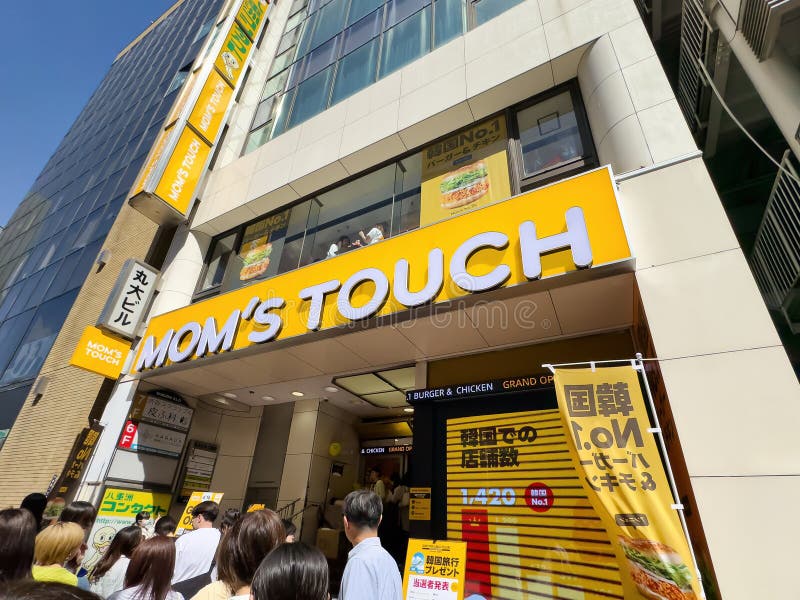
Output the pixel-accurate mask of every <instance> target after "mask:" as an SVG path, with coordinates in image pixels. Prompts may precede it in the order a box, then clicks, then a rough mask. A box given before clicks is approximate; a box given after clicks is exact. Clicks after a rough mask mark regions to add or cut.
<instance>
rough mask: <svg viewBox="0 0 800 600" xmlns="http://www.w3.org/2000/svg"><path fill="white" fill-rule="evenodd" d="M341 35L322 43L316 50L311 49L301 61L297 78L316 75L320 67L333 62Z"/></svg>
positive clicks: (301, 78)
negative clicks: (300, 69) (301, 66)
mask: <svg viewBox="0 0 800 600" xmlns="http://www.w3.org/2000/svg"><path fill="white" fill-rule="evenodd" d="M341 39H342V38H341V36H339V37H335V38H333V39H332V40H330V41H329V42H326V43H324V44H322V46H320V47H319V48H317V49H316V50H312V51H311V52H310V53H309V55H308V56H306V58H305V60H304V61H303V69H302V72H301V73H300V75H299V80H300V81H302V80H303V79H307V78H309V77H311V76H312V75H316V74H317V73H319V72H320V71H321V70H322V69H324V68H325V67H327V66H328V65H330V64H331V63H333V62H334V61H335V60H336V58H337V56H338V48H339V42H340V41H341Z"/></svg>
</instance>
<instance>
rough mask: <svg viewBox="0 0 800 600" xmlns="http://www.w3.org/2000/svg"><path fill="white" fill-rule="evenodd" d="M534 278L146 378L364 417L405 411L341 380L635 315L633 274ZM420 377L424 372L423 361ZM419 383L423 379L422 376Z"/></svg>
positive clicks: (196, 394) (595, 328) (213, 398)
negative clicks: (416, 313) (445, 306)
mask: <svg viewBox="0 0 800 600" xmlns="http://www.w3.org/2000/svg"><path fill="white" fill-rule="evenodd" d="M530 287H538V286H534V285H532V286H518V287H516V288H511V289H510V290H498V291H496V292H491V293H490V294H485V295H480V296H477V297H473V302H472V304H470V305H466V304H465V305H464V306H461V307H459V308H456V309H454V310H450V311H449V312H439V313H437V314H434V315H432V316H428V317H424V318H417V319H416V320H413V321H405V322H401V323H396V324H391V325H384V326H381V327H374V328H372V329H363V330H348V329H342V330H335V331H334V332H333V335H332V336H331V335H329V336H328V337H321V336H319V335H318V334H308V335H306V336H303V337H302V341H303V342H304V343H297V344H293V345H283V346H279V347H274V346H272V347H271V346H270V345H265V346H264V347H260V348H258V349H257V350H258V351H259V352H258V353H250V354H248V355H247V356H244V355H242V354H241V352H239V353H235V354H227V355H224V354H223V355H221V356H218V357H214V358H212V359H206V360H202V361H193V362H192V363H189V364H188V365H181V366H179V367H170V368H167V369H161V370H160V371H158V374H157V375H154V376H150V377H148V378H147V381H148V383H149V384H152V385H155V386H157V387H164V388H169V389H172V390H175V391H177V392H179V393H181V394H184V395H186V396H189V397H192V398H197V399H200V400H203V401H204V402H206V403H212V404H216V405H217V406H218V407H219V408H223V409H225V408H226V401H227V403H228V406H227V408H234V407H235V406H236V405H237V404H240V403H241V404H246V405H269V404H274V403H281V402H291V401H294V400H298V399H300V398H305V399H316V400H323V399H325V400H327V401H329V402H331V403H332V404H335V405H337V406H339V407H340V408H343V409H345V410H347V411H348V412H350V413H353V414H356V415H359V416H361V417H390V416H401V415H403V414H404V412H403V407H402V406H400V407H396V408H381V407H376V406H373V405H372V404H370V403H369V402H367V401H365V400H363V399H362V398H360V397H358V396H356V395H355V394H353V393H350V392H348V391H346V390H345V389H341V388H339V387H338V386H336V384H335V383H334V379H335V378H341V377H345V376H348V375H357V374H361V373H372V372H375V371H381V370H384V369H387V368H392V367H407V366H410V365H414V364H415V363H417V362H419V361H424V360H431V359H435V358H444V357H450V356H457V355H462V354H471V353H479V352H486V351H491V350H496V349H499V348H504V347H509V346H519V345H527V344H531V343H538V342H542V341H545V340H550V339H554V338H559V337H564V336H576V335H581V334H587V333H596V332H601V331H610V330H615V329H621V328H625V327H628V326H630V324H631V323H632V319H633V295H634V286H633V274H632V273H623V274H619V275H614V276H611V277H604V278H602V279H592V280H588V281H584V282H581V283H576V284H574V285H569V286H564V287H557V288H554V289H550V290H547V291H538V292H537V293H528V294H523V295H519V293H520V291H522V289H524V288H529V289H530ZM521 288H522V289H521ZM514 293H516V294H517V295H513V294H514ZM476 300H477V301H476ZM489 300H491V302H489ZM420 371H421V373H420ZM417 376H418V377H420V376H422V377H424V369H421V370H419V371H418V372H417ZM416 387H424V383H422V380H421V379H417V385H416ZM351 389H353V391H355V392H356V393H362V392H360V391H359V390H358V389H354V388H352V387H351Z"/></svg>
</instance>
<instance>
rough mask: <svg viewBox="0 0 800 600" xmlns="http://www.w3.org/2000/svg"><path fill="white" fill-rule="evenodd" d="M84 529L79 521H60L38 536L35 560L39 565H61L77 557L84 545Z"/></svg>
mask: <svg viewBox="0 0 800 600" xmlns="http://www.w3.org/2000/svg"><path fill="white" fill-rule="evenodd" d="M83 535H84V533H83V529H81V527H80V525H78V524H77V523H65V522H63V521H58V522H57V523H52V524H50V526H48V527H45V528H44V529H42V531H40V532H39V535H37V536H36V544H35V546H34V550H33V560H34V562H35V563H36V564H37V565H43V566H47V565H60V564H63V563H65V562H67V561H68V560H71V559H73V558H75V557H76V556H77V555H78V553H79V552H80V551H81V546H82V545H83Z"/></svg>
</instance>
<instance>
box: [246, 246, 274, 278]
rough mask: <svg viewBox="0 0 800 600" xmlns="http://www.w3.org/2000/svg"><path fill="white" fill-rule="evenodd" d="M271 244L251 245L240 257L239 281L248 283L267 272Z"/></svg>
mask: <svg viewBox="0 0 800 600" xmlns="http://www.w3.org/2000/svg"><path fill="white" fill-rule="evenodd" d="M271 253H272V244H260V245H255V244H251V246H250V249H249V250H247V252H245V253H244V255H243V256H242V269H241V271H239V281H248V280H250V279H253V278H255V277H258V276H259V275H263V274H264V273H266V272H267V268H268V267H269V255H270V254H271Z"/></svg>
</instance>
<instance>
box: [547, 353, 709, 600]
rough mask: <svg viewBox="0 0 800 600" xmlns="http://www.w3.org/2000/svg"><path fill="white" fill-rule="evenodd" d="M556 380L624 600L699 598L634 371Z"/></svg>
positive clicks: (565, 373) (562, 372) (580, 373)
mask: <svg viewBox="0 0 800 600" xmlns="http://www.w3.org/2000/svg"><path fill="white" fill-rule="evenodd" d="M555 384H556V394H557V396H558V403H559V408H560V411H561V417H562V419H563V422H564V426H565V427H566V428H567V430H568V432H569V435H568V440H569V444H568V445H569V450H570V455H571V456H572V459H573V461H574V463H575V468H576V469H577V470H578V471H579V472H580V475H581V484H582V487H583V489H584V490H585V492H586V493H587V494H588V496H589V499H590V501H591V503H592V505H593V506H594V508H595V510H596V512H597V514H598V515H599V516H600V518H601V519H602V521H603V524H604V526H605V528H606V530H607V531H608V534H609V536H610V538H611V541H612V544H613V548H614V551H615V553H616V555H617V558H618V560H619V564H620V575H621V577H622V585H623V588H624V590H625V598H626V599H627V598H669V599H670V600H694V599H695V598H699V597H701V592H700V586H699V584H698V581H697V578H696V575H695V573H694V570H693V566H692V565H693V561H692V556H691V553H690V550H689V545H688V542H687V540H686V536H685V535H684V532H683V529H682V528H681V523H680V519H679V518H678V515H677V513H676V511H675V508H674V507H673V502H674V500H673V498H672V491H671V489H670V486H669V483H668V480H667V475H666V472H665V470H664V466H663V464H662V462H661V457H660V455H659V451H658V447H657V446H656V442H655V440H654V438H653V434H652V433H651V432H649V431H648V428H649V427H650V420H649V417H648V414H647V410H646V408H645V404H644V399H643V397H642V392H641V388H640V385H639V377H638V373H637V372H636V371H635V370H634V369H633V368H632V367H630V366H626V367H612V368H604V369H596V370H595V371H594V372H593V371H592V370H591V369H557V370H556V375H555Z"/></svg>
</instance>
